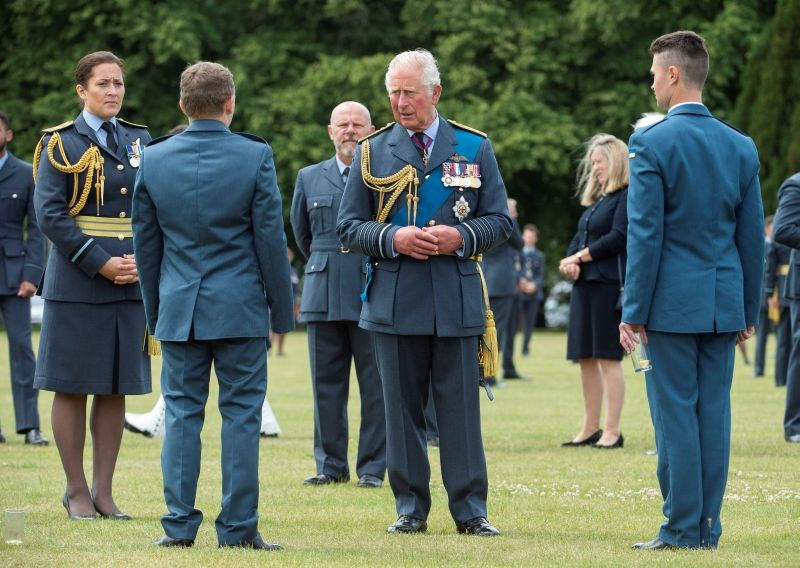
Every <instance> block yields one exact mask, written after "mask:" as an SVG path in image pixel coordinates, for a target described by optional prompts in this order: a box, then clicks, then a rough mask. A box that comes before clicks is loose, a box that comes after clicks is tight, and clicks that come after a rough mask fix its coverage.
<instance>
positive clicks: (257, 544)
mask: <svg viewBox="0 0 800 568" xmlns="http://www.w3.org/2000/svg"><path fill="white" fill-rule="evenodd" d="M219 547H220V548H252V549H253V550H283V547H282V546H281V545H280V544H276V543H274V542H265V541H264V539H263V538H261V535H260V534H257V535H256V537H255V538H254V539H253V540H243V541H241V542H235V543H232V544H225V543H220V545H219Z"/></svg>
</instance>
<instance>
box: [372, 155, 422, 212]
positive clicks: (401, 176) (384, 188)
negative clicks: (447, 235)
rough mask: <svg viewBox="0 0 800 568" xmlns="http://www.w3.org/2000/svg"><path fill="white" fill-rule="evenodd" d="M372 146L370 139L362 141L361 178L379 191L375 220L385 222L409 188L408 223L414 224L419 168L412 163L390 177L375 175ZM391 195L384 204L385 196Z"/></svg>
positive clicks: (374, 189)
mask: <svg viewBox="0 0 800 568" xmlns="http://www.w3.org/2000/svg"><path fill="white" fill-rule="evenodd" d="M369 169H370V147H369V140H364V141H363V142H362V143H361V178H362V179H363V180H364V185H366V186H367V187H368V188H370V189H371V190H373V191H377V192H378V196H379V197H378V212H377V215H376V217H375V220H376V221H378V222H380V223H383V222H385V221H386V218H387V217H388V216H389V212H390V211H391V210H392V206H394V204H395V202H396V201H397V199H398V198H399V197H400V195H401V194H402V193H403V191H405V190H406V189H408V202H409V203H408V216H409V219H408V224H409V225H411V224H412V219H411V211H412V204H413V211H414V219H413V222H414V223H416V220H417V202H418V201H419V199H418V198H417V197H416V196H417V188H418V187H419V179H418V178H417V170H416V169H415V168H414V166H412V165H411V164H406V165H405V166H403V167H402V168H401V169H400V170H398V171H397V172H395V173H393V174H392V175H390V176H388V177H375V176H373V175H372V174H371V173H370V171H369ZM387 193H388V194H390V195H389V199H388V201H387V202H386V203H385V204H384V196H385V195H386V194H387Z"/></svg>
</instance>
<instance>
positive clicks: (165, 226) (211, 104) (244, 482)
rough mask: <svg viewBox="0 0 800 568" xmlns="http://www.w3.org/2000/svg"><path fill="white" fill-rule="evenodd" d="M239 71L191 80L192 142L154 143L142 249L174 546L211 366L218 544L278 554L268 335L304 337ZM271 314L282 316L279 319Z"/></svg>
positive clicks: (187, 108)
mask: <svg viewBox="0 0 800 568" xmlns="http://www.w3.org/2000/svg"><path fill="white" fill-rule="evenodd" d="M235 101H236V99H235V92H234V84H233V76H232V75H231V72H230V71H229V70H228V69H227V68H225V67H223V66H222V65H219V64H217V63H209V62H205V61H201V62H199V63H195V64H194V65H192V66H190V67H188V68H187V69H186V70H185V71H184V72H183V74H182V75H181V98H180V107H181V110H182V111H183V112H184V114H185V115H186V116H187V117H188V118H189V122H190V124H189V127H188V128H187V129H186V130H185V131H184V132H182V133H180V134H177V135H175V136H172V137H168V138H162V139H159V140H156V141H153V142H151V143H150V145H149V146H148V147H147V149H146V150H145V151H144V153H143V156H142V162H141V165H140V167H139V172H138V174H137V176H136V186H135V190H134V197H133V211H132V221H133V247H134V252H135V253H136V261H137V265H138V267H139V282H140V283H141V287H142V297H143V299H144V308H145V312H146V315H147V323H148V328H149V331H150V333H153V334H154V335H155V337H156V339H159V340H161V345H162V351H163V355H164V360H163V364H162V365H163V366H162V373H161V392H162V394H163V395H164V401H165V402H166V407H167V409H166V434H165V437H164V447H163V449H162V452H161V469H162V473H163V477H164V498H165V499H166V502H167V508H168V509H169V514H167V515H164V516H163V517H162V518H161V524H162V525H163V527H164V532H165V533H166V534H165V536H163V537H161V538H160V539H159V540H158V541H156V544H157V545H159V546H180V547H186V546H192V545H193V544H194V539H195V536H196V535H197V530H198V529H199V527H200V523H201V521H202V520H203V513H202V512H201V511H200V510H198V509H196V508H195V497H196V495H197V479H198V477H199V475H200V431H201V429H202V427H203V419H204V414H205V406H206V401H207V399H208V388H209V378H210V372H211V365H212V363H213V365H214V370H215V372H216V375H217V380H218V382H219V410H220V414H221V415H222V455H221V462H222V511H220V513H219V516H218V517H217V519H216V522H215V525H216V529H217V540H218V542H219V545H220V547H226V546H238V547H245V548H254V549H257V550H276V549H279V548H280V546H279V545H277V544H271V543H267V542H264V540H263V539H262V538H261V536H260V535H259V534H258V440H259V430H260V427H261V406H262V404H263V403H264V394H265V392H266V387H267V335H268V333H269V329H270V322H271V324H272V325H271V328H272V329H273V330H274V331H275V332H277V333H284V332H287V331H290V330H291V329H292V327H293V326H294V317H293V314H292V288H291V283H290V281H289V260H288V258H287V257H286V236H285V235H284V233H283V218H282V216H281V212H282V207H281V196H280V192H279V191H278V185H277V182H276V179H275V166H274V164H273V160H272V150H271V149H270V147H269V145H268V144H267V143H266V142H265V141H264V140H262V139H261V138H258V137H257V136H252V135H249V134H242V135H239V134H235V133H232V132H231V131H230V130H229V129H228V127H229V126H230V123H231V120H232V119H233V112H234V107H235ZM270 316H271V318H270Z"/></svg>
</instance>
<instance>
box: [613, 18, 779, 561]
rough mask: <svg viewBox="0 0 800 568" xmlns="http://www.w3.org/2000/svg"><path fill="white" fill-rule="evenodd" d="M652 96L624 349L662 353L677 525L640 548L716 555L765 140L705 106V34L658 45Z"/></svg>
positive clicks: (754, 266)
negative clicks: (758, 142) (653, 119)
mask: <svg viewBox="0 0 800 568" xmlns="http://www.w3.org/2000/svg"><path fill="white" fill-rule="evenodd" d="M650 53H651V54H652V55H653V65H652V67H651V68H650V72H651V74H652V75H653V84H652V87H651V88H652V89H653V91H654V92H655V95H656V101H657V102H658V106H659V107H660V108H662V109H665V110H666V109H669V112H668V114H667V116H666V117H665V118H664V119H663V120H661V121H660V122H658V123H656V124H654V125H652V126H650V127H647V128H643V129H640V130H637V131H636V132H634V134H633V135H632V136H631V139H630V142H629V144H628V148H629V152H630V172H631V175H630V186H629V189H628V265H627V272H626V283H625V301H624V305H623V309H622V323H621V324H620V326H619V329H620V343H621V344H622V346H623V347H624V348H625V350H626V351H631V350H632V349H633V347H634V345H635V343H636V342H637V338H636V336H635V333H639V334H640V336H641V340H642V341H643V342H644V343H645V344H647V345H648V347H649V350H650V353H649V354H650V360H651V363H652V366H653V368H652V370H651V371H648V372H647V374H646V383H647V399H648V401H649V403H650V411H651V415H652V418H653V426H654V428H655V433H656V446H657V448H658V469H657V475H658V482H659V485H660V486H661V495H662V496H663V498H664V506H663V511H664V516H665V517H666V518H667V520H666V521H664V523H663V524H662V525H661V530H660V531H659V533H658V536H657V537H656V538H655V539H654V540H651V541H647V542H641V543H637V544H635V545H634V548H636V549H640V550H659V549H665V548H676V547H681V548H700V547H703V548H714V547H716V546H717V541H718V540H719V536H720V533H721V532H722V525H721V523H720V510H721V509H722V496H723V493H724V492H725V484H726V482H727V479H728V461H729V456H730V421H731V404H730V390H731V381H732V379H733V359H734V350H735V348H736V343H737V341H744V340H745V339H747V338H749V337H750V336H752V335H753V333H755V326H756V324H757V323H758V314H759V300H760V292H761V283H762V277H763V273H764V214H763V209H762V205H761V191H760V186H759V182H758V168H759V164H758V153H757V152H756V147H755V145H754V144H753V141H752V140H751V139H750V138H748V137H747V136H745V135H744V134H742V133H741V132H739V131H738V130H736V129H735V128H733V127H731V126H729V125H727V124H725V123H724V122H722V121H720V120H717V119H715V118H714V117H713V116H711V113H710V112H709V111H708V109H707V108H706V107H705V106H704V105H703V104H702V102H701V94H702V89H703V84H704V83H705V80H706V76H707V74H708V51H707V50H706V46H705V42H704V41H703V38H701V37H700V36H699V35H697V34H696V33H694V32H690V31H680V32H674V33H671V34H667V35H664V36H661V37H659V38H658V39H656V40H655V41H653V43H652V44H651V45H650Z"/></svg>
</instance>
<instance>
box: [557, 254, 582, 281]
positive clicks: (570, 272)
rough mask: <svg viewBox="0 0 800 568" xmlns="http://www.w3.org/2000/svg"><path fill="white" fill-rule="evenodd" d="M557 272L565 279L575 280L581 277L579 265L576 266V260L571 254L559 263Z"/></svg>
mask: <svg viewBox="0 0 800 568" xmlns="http://www.w3.org/2000/svg"><path fill="white" fill-rule="evenodd" d="M558 271H559V272H560V273H561V274H563V275H564V276H566V277H567V278H571V279H572V280H577V279H578V276H580V275H581V265H580V264H578V259H577V258H575V255H574V254H573V255H570V256H568V257H566V258H562V259H561V260H560V261H559V263H558Z"/></svg>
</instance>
